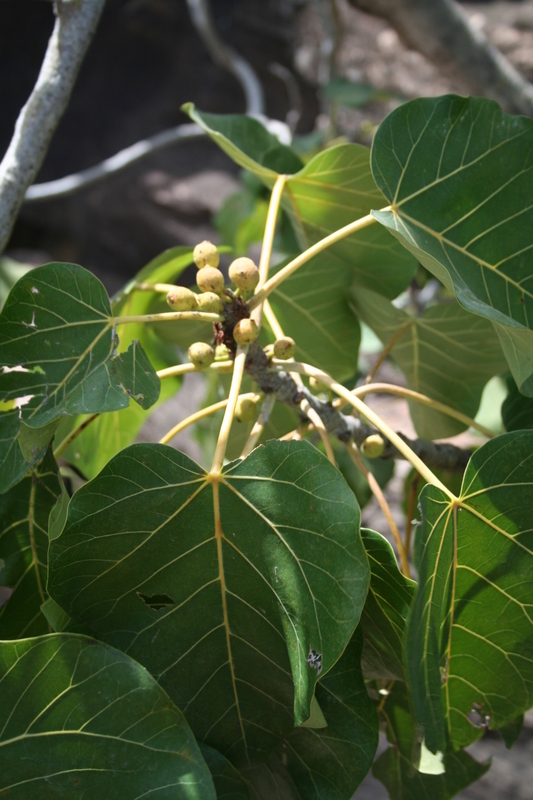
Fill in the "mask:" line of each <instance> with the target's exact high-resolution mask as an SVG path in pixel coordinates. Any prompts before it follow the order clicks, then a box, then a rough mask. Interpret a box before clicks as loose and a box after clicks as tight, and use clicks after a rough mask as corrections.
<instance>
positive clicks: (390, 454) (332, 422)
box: [246, 343, 472, 472]
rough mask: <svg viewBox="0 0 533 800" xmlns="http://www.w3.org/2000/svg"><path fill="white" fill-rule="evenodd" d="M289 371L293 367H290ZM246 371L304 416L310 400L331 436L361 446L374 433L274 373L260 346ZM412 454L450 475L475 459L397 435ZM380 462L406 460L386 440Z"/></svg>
mask: <svg viewBox="0 0 533 800" xmlns="http://www.w3.org/2000/svg"><path fill="white" fill-rule="evenodd" d="M287 368H288V369H290V363H288V364H287ZM246 371H247V372H248V374H249V375H250V376H251V377H252V378H253V380H254V381H255V382H256V383H257V385H258V386H259V388H260V389H261V391H262V392H264V393H265V394H267V395H268V394H270V393H274V394H275V395H276V399H277V400H278V401H279V402H281V403H284V404H285V405H287V406H289V407H290V408H293V409H294V410H295V411H297V412H299V414H300V417H301V416H302V410H301V402H302V400H304V399H305V400H307V402H308V403H309V406H310V407H311V408H312V409H314V410H315V411H316V412H317V414H318V415H319V417H320V418H321V420H322V422H323V423H324V427H325V429H326V431H327V432H328V434H329V435H330V436H334V437H335V438H337V439H339V441H341V442H344V443H345V444H349V443H350V442H355V444H356V445H357V446H360V445H361V444H362V443H363V442H364V440H365V439H366V438H367V437H368V436H370V435H371V434H373V433H375V432H376V431H375V429H374V428H373V427H371V426H370V425H365V424H364V423H362V422H361V421H360V420H359V419H357V418H356V417H353V416H347V415H345V414H341V412H340V411H338V410H337V409H336V408H334V407H333V406H332V405H331V403H330V402H324V401H323V400H320V399H319V398H318V397H316V396H315V395H314V394H312V393H311V392H310V391H309V389H307V388H306V387H305V386H298V385H297V384H296V382H295V381H294V380H293V379H292V377H291V376H290V375H289V374H288V373H287V372H281V371H274V370H272V369H271V362H270V360H269V358H268V356H266V355H265V353H264V352H263V350H261V348H260V347H259V345H258V344H257V343H254V344H253V345H251V347H250V349H249V352H248V358H247V359H246ZM398 435H399V436H400V437H401V438H402V439H403V440H404V442H406V444H408V445H409V447H410V448H411V450H412V451H413V452H414V453H415V454H416V455H417V456H418V457H419V458H420V460H421V461H423V462H424V464H426V465H427V466H428V467H431V468H432V469H444V470H448V471H450V472H463V471H464V469H465V468H466V465H467V463H468V461H469V459H470V456H471V455H472V453H471V451H469V450H462V449H461V448H460V447H455V445H452V444H436V443H435V442H430V441H426V440H425V439H414V440H411V439H408V438H407V437H406V436H404V435H403V434H401V433H399V434H398ZM381 458H385V459H390V458H404V456H403V455H402V454H401V453H400V452H399V451H398V450H397V449H396V447H394V445H392V444H391V443H390V442H389V441H387V440H386V439H385V450H384V451H383V455H382V456H381Z"/></svg>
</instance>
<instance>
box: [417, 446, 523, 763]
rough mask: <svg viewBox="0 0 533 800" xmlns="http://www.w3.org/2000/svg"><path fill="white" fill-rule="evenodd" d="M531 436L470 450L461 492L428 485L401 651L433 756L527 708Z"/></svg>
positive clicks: (504, 721) (418, 719)
mask: <svg viewBox="0 0 533 800" xmlns="http://www.w3.org/2000/svg"><path fill="white" fill-rule="evenodd" d="M532 507H533V432H532V431H517V432H514V433H507V434H503V435H502V436H499V437H497V438H496V439H493V440H491V441H490V442H487V444H485V445H483V447H481V448H480V449H479V450H477V451H476V452H475V453H474V455H473V456H472V458H471V459H470V462H469V464H468V467H467V469H466V472H465V475H464V479H463V486H462V490H461V494H460V496H459V498H458V500H457V501H453V500H450V499H449V498H448V497H447V496H446V495H445V494H444V492H443V491H441V490H440V489H437V488H436V487H433V486H427V487H425V488H424V490H423V492H422V493H421V513H422V525H421V527H420V528H418V531H417V536H416V540H415V566H416V568H417V571H418V575H419V588H418V591H417V594H416V597H415V601H414V605H413V608H412V613H411V616H410V619H409V623H408V631H407V639H406V652H407V663H408V671H409V677H410V684H411V688H412V692H413V701H414V709H415V713H416V719H417V721H418V722H419V723H420V724H421V725H422V726H423V729H424V736H425V741H426V744H427V746H428V748H429V749H430V750H432V751H433V752H435V750H437V749H438V750H444V747H445V740H446V736H448V737H449V739H450V741H451V743H452V746H453V747H454V748H456V747H465V746H466V745H468V744H470V743H471V742H473V741H475V740H476V739H478V738H479V737H480V736H481V735H482V733H483V730H484V728H485V726H486V725H488V726H489V727H490V728H499V727H500V726H502V725H507V724H508V723H509V722H511V721H512V720H514V719H515V718H516V717H517V716H518V715H519V714H521V713H522V712H523V711H525V710H527V709H528V708H530V707H531V706H532V705H533V594H532V591H531V586H532V579H533V535H532V532H531V508H532Z"/></svg>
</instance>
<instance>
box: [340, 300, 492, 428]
mask: <svg viewBox="0 0 533 800" xmlns="http://www.w3.org/2000/svg"><path fill="white" fill-rule="evenodd" d="M352 304H353V307H354V308H355V311H356V312H357V315H358V316H359V317H360V319H361V320H362V321H363V322H364V323H366V324H367V325H368V326H369V327H370V328H372V330H373V331H374V332H375V333H376V334H377V335H378V336H379V338H380V339H381V341H382V343H383V344H384V345H387V344H388V343H389V341H390V340H391V339H392V338H393V337H394V336H399V339H398V341H397V342H396V344H395V345H394V346H393V347H392V350H391V356H392V358H393V359H394V360H395V361H396V363H397V364H398V366H399V367H400V369H401V370H402V372H403V373H404V375H405V377H406V378H407V386H408V388H409V389H413V390H414V391H416V392H420V393H421V394H425V395H427V396H428V397H431V398H432V399H433V400H437V401H438V402H440V403H444V404H445V405H448V406H452V408H455V409H456V410H457V411H461V412H462V413H463V414H466V415H467V416H469V417H472V418H474V417H475V416H476V413H477V410H478V408H479V404H480V402H481V395H482V393H483V389H484V387H485V384H486V383H487V381H489V380H490V378H492V377H493V375H495V374H497V373H499V372H503V371H505V368H506V364H505V358H504V356H503V353H502V349H501V346H500V342H499V340H498V337H497V335H496V333H495V331H494V328H493V326H492V324H491V323H490V322H488V321H487V320H485V319H482V318H481V317H477V316H475V317H474V316H472V314H469V313H468V312H467V311H464V310H463V309H462V308H461V306H459V305H458V304H457V303H454V302H451V303H443V304H442V305H437V306H431V307H430V308H427V309H426V310H425V311H424V312H423V313H422V314H420V315H419V316H417V317H411V316H410V315H409V314H407V313H406V312H405V311H402V310H401V309H399V308H396V307H395V306H394V305H392V303H389V302H388V301H387V300H386V299H385V298H384V297H381V296H380V295H378V294H376V293H375V292H369V291H367V290H364V289H355V290H354V291H353V292H352ZM402 331H403V333H402ZM409 410H410V412H411V418H412V420H413V424H414V426H415V428H416V431H417V433H418V435H419V436H421V437H422V438H424V439H446V438H448V437H449V436H455V435H456V434H458V433H461V432H462V431H464V430H465V429H466V428H467V427H468V425H466V424H465V423H463V422H459V421H458V420H456V419H453V418H452V417H449V416H447V415H446V414H442V413H441V412H440V411H435V410H434V409H432V408H430V407H429V406H425V405H422V404H421V403H417V402H414V401H410V402H409Z"/></svg>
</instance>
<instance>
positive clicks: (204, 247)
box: [192, 240, 220, 269]
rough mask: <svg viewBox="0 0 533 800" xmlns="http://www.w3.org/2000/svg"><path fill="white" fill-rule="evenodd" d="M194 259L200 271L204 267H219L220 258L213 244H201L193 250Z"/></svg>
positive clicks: (206, 242)
mask: <svg viewBox="0 0 533 800" xmlns="http://www.w3.org/2000/svg"><path fill="white" fill-rule="evenodd" d="M192 257H193V258H194V263H195V264H196V266H197V267H198V269H202V267H218V264H219V261H220V256H219V254H218V250H217V248H216V247H215V245H214V244H213V243H212V242H208V241H207V240H206V241H205V242H200V244H197V245H196V247H195V248H194V250H193V254H192Z"/></svg>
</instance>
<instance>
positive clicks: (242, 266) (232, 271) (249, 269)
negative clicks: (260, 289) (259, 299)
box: [229, 258, 259, 292]
mask: <svg viewBox="0 0 533 800" xmlns="http://www.w3.org/2000/svg"><path fill="white" fill-rule="evenodd" d="M229 276H230V279H231V280H232V281H233V283H234V284H235V286H236V287H237V289H241V290H242V291H243V292H253V290H254V289H255V287H256V286H257V284H258V283H259V270H258V269H257V267H256V265H255V264H254V262H253V261H252V259H251V258H236V259H235V261H233V262H232V263H231V264H230V268H229Z"/></svg>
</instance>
